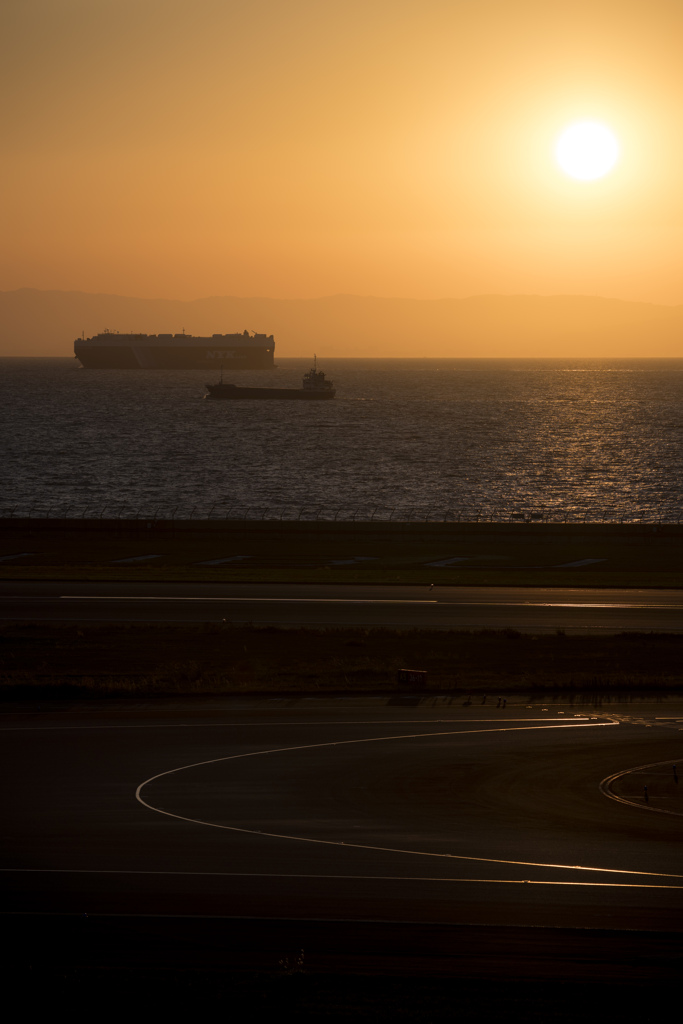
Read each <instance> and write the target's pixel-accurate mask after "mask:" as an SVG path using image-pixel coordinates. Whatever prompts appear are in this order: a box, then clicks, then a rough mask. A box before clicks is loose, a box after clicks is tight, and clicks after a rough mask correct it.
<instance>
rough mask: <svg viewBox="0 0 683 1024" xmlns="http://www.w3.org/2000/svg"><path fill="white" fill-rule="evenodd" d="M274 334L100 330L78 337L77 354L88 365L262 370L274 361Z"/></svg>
mask: <svg viewBox="0 0 683 1024" xmlns="http://www.w3.org/2000/svg"><path fill="white" fill-rule="evenodd" d="M274 351H275V342H274V341H273V335H272V334H270V335H267V334H254V333H253V332H252V333H249V331H244V332H243V333H242V334H213V335H211V337H210V338H195V337H193V335H191V334H185V333H184V332H183V333H182V334H119V333H118V332H117V331H103V332H102V334H95V335H94V336H93V337H92V338H77V339H76V341H75V342H74V352H75V354H76V358H77V359H80V361H81V363H82V364H83V366H84V367H86V368H87V369H109V370H111V369H113V370H176V369H177V370H190V369H204V368H206V367H207V366H220V365H222V364H224V365H225V366H226V367H228V366H229V367H230V369H231V370H262V369H268V368H269V367H272V365H273V353H274Z"/></svg>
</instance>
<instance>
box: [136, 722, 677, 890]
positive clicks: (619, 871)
mask: <svg viewBox="0 0 683 1024" xmlns="http://www.w3.org/2000/svg"><path fill="white" fill-rule="evenodd" d="M618 724H619V723H618V722H581V723H576V724H574V723H571V724H570V723H562V724H561V725H559V724H555V725H540V726H520V727H515V728H513V729H507V728H502V729H470V730H464V731H462V730H453V731H449V732H436V733H407V734H406V735H402V736H374V737H368V738H365V739H359V740H337V741H335V742H331V743H304V744H299V745H297V746H294V747H277V748H274V749H270V750H255V751H251V752H250V753H247V754H231V755H230V756H228V757H213V758H210V759H209V760H208V761H197V762H195V763H194V764H186V765H182V766H181V767H180V768H171V769H170V770H169V771H166V772H159V773H158V774H157V775H152V776H151V777H150V778H149V779H145V781H144V782H141V783H140V785H139V786H138V788H137V789H136V791H135V798H136V800H138V801H139V802H140V803H141V804H142V805H143V807H147V808H148V809H149V810H150V811H155V812H156V813H157V814H163V815H165V816H166V817H168V818H175V819H176V820H178V821H187V822H190V823H191V824H194V825H207V826H209V827H210V828H219V829H222V830H223V831H226V832H240V833H243V834H248V835H257V836H265V837H266V838H268V839H290V840H293V841H295V842H300V843H312V844H315V845H318V846H343V847H345V848H346V849H354V850H374V851H377V852H379V853H399V854H406V855H409V856H416V857H438V858H441V859H444V860H466V861H475V862H477V863H481V864H508V865H514V866H515V867H532V868H555V869H559V870H562V871H593V872H596V873H598V874H607V875H635V876H636V877H643V878H644V877H652V878H681V879H683V875H677V874H672V873H669V872H662V871H630V870H625V869H623V868H594V867H586V866H584V865H581V864H545V863H542V862H537V861H524V860H521V861H520V860H508V859H506V858H499V857H468V856H464V855H462V854H457V853H430V852H427V851H425V850H403V849H398V848H395V847H391V846H371V845H368V844H366V843H346V842H343V841H342V840H333V839H310V838H308V837H306V836H291V835H283V834H281V833H279V832H264V831H259V830H258V829H252V828H238V827H236V826H235V825H218V824H216V823H215V822H213V821H202V820H201V819H199V818H188V817H186V816H185V815H183V814H173V813H172V812H171V811H164V810H162V809H161V808H160V807H154V806H153V805H152V804H148V803H147V801H146V800H143V798H142V795H141V794H142V790H143V789H144V787H145V786H147V785H149V784H150V783H151V782H155V781H156V780H157V779H161V778H164V777H165V776H167V775H175V774H176V773H177V772H182V771H187V770H188V769H190V768H201V767H203V766H204V765H207V764H218V763H220V762H223V761H237V760H240V759H241V758H245V757H260V756H264V755H266V754H285V753H291V752H292V751H295V750H313V749H315V748H318V749H319V748H322V747H343V746H350V745H351V744H357V743H381V742H384V741H390V740H412V739H426V738H429V737H434V736H462V735H467V736H471V735H474V734H475V733H483V732H525V731H540V730H543V729H592V728H595V727H601V726H606V725H618Z"/></svg>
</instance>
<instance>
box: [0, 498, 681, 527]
mask: <svg viewBox="0 0 683 1024" xmlns="http://www.w3.org/2000/svg"><path fill="white" fill-rule="evenodd" d="M0 519H62V520H64V519H74V520H83V519H107V520H112V519H120V520H135V519H144V520H147V521H152V522H155V521H171V522H172V521H174V520H177V521H180V520H182V521H188V520H198V521H207V520H222V521H234V522H339V523H349V522H350V523H353V522H358V523H371V522H387V523H391V522H394V523H643V524H652V525H658V524H665V523H669V524H678V523H681V522H683V509H679V508H670V509H661V510H658V511H656V512H655V511H653V510H652V509H651V508H642V509H637V508H636V509H631V510H629V511H625V510H617V509H613V508H611V509H610V508H578V507H576V508H570V509H566V508H564V509H563V508H550V509H547V508H546V509H540V508H526V509H519V508H515V509H494V508H484V507H480V508H476V507H474V506H470V507H461V508H449V509H443V508H441V509H440V508H437V507H435V506H394V507H392V506H388V505H376V506H372V505H358V506H353V505H350V506H346V507H341V508H334V507H333V508H330V507H327V506H324V505H277V506H276V505H273V506H259V505H225V506H223V505H219V504H215V505H210V506H209V505H206V506H203V505H194V506H180V505H177V506H165V505H139V506H136V505H130V504H108V505H99V504H97V505H93V504H89V505H86V504H80V503H78V504H77V503H74V504H70V505H69V504H67V505H61V504H52V505H48V504H35V505H31V506H28V507H26V506H21V505H15V506H11V505H8V506H5V507H1V506H0Z"/></svg>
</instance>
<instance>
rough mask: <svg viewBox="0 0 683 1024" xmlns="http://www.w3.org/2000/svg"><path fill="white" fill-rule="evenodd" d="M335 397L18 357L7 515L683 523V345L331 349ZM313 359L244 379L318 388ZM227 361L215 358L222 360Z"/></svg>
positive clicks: (1, 420) (1, 412) (191, 375)
mask: <svg viewBox="0 0 683 1024" xmlns="http://www.w3.org/2000/svg"><path fill="white" fill-rule="evenodd" d="M320 367H321V368H322V369H323V370H325V371H326V372H327V374H328V377H330V378H331V379H332V380H334V382H335V385H336V387H337V397H336V398H335V399H334V400H332V401H329V402H276V401H273V402H268V401H245V402H229V401H228V402H213V401H205V400H204V397H203V396H204V392H205V388H204V384H205V380H210V381H213V376H207V373H206V371H186V370H185V371H170V370H168V371H163V370H84V369H81V368H79V364H78V363H77V362H76V361H75V360H74V359H39V358H31V359H28V358H27V359H2V360H0V424H1V426H0V430H1V433H2V449H3V458H2V462H1V468H0V476H1V483H2V500H1V501H0V514H1V515H29V514H30V515H46V514H49V515H52V516H58V515H67V516H83V515H103V516H104V517H109V516H116V515H121V516H133V515H142V516H151V515H157V516H160V517H167V516H176V517H187V516H197V517H199V516H206V515H211V516H212V517H216V518H218V517H221V516H230V517H236V518H242V517H245V516H248V517H253V518H261V517H263V518H267V519H272V518H278V517H282V518H296V517H302V518H316V517H318V518H334V517H335V516H336V517H338V518H341V519H349V518H358V519H365V518H370V517H372V516H374V517H375V518H380V519H388V518H394V519H421V518H431V519H458V518H462V519H464V520H469V519H476V518H480V519H509V518H511V517H512V518H515V519H523V518H533V519H551V520H564V519H567V520H569V521H572V520H583V519H586V520H593V521H601V520H603V521H604V520H612V521H619V520H625V521H638V520H646V521H660V520H663V521H673V522H675V521H677V520H678V519H679V518H680V517H681V516H682V515H683V360H616V359H615V360H604V359H601V360H569V359H556V360H551V359H548V360H537V359H520V360H473V359H466V360H462V359H453V360H443V359H441V360H439V359H425V360H420V359H412V360H410V359H396V360H390V359H368V360H359V359H347V360H345V359H328V360H324V361H322V362H321V364H320ZM308 368H309V361H308V360H300V359H286V360H285V359H283V360H280V361H279V365H278V367H277V368H276V369H274V370H272V371H261V372H258V373H247V372H242V373H240V374H239V376H238V377H236V378H235V383H244V384H251V383H258V384H259V385H262V386H271V385H272V386H284V387H289V386H291V387H300V381H301V376H302V374H303V372H304V371H305V370H307V369H308ZM213 375H214V376H215V370H214V371H213Z"/></svg>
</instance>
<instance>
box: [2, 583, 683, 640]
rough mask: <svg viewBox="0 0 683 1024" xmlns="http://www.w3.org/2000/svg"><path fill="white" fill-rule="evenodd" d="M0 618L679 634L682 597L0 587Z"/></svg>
mask: <svg viewBox="0 0 683 1024" xmlns="http://www.w3.org/2000/svg"><path fill="white" fill-rule="evenodd" d="M0 621H5V622H10V621H33V622H41V621H42V622H48V621H52V622H54V621H90V622H221V621H227V622H235V623H244V622H254V623H271V624H277V625H281V626H302V625H304V626H305V625H311V626H326V625H329V626H344V625H348V626H352V625H363V626H398V627H406V628H408V627H418V628H423V629H505V628H513V629H518V630H525V631H530V632H544V631H554V630H556V629H568V630H573V631H577V632H593V631H601V632H621V631H622V630H639V631H649V630H655V631H660V632H681V630H683V591H679V590H618V589H576V588H557V587H555V588H536V587H444V586H434V587H425V586H403V585H400V586H393V587H392V586H378V585H355V584H351V585H348V584H347V585H332V584H329V585H324V584H320V585H319V584H310V585H304V584H268V583H263V584H255V583H250V584H201V583H191V584H181V583H168V584H163V583H101V582H99V583H59V582H57V583H55V582H45V583H42V582H37V581H30V582H23V581H22V582H18V581H10V582H3V583H0Z"/></svg>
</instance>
